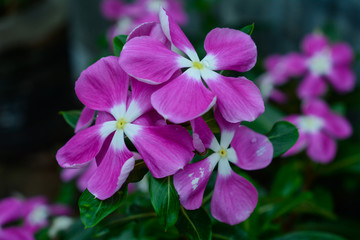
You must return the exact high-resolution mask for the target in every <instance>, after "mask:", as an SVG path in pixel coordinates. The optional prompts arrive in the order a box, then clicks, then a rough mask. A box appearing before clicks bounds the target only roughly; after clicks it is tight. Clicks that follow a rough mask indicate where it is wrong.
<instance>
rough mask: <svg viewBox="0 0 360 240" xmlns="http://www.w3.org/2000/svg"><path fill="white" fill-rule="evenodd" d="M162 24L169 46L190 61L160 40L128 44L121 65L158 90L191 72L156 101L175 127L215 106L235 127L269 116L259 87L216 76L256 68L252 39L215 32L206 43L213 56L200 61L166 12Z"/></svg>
mask: <svg viewBox="0 0 360 240" xmlns="http://www.w3.org/2000/svg"><path fill="white" fill-rule="evenodd" d="M160 24H161V27H162V30H163V32H164V34H165V36H166V37H167V38H168V39H169V41H170V42H171V43H172V44H173V45H174V46H175V47H176V48H178V49H180V50H181V51H182V52H183V53H185V54H186V55H187V57H188V58H186V57H183V56H181V55H179V54H177V53H175V52H173V51H170V50H169V49H168V48H166V47H165V46H164V45H163V44H162V43H161V42H160V41H159V40H157V39H154V38H152V37H147V36H142V37H137V38H133V39H131V40H130V41H128V42H127V43H126V44H125V46H124V48H123V51H122V52H121V55H120V64H121V66H122V67H123V69H124V70H125V71H126V72H127V73H128V74H129V75H131V76H133V77H135V78H137V79H138V80H140V81H143V82H146V83H149V84H154V85H156V84H160V83H163V82H166V81H168V80H170V79H172V78H173V77H174V74H176V73H177V72H178V71H179V69H186V70H185V72H184V73H182V74H181V75H180V76H177V77H175V79H173V80H172V81H169V82H168V84H166V85H165V86H163V87H162V88H160V89H159V90H157V91H156V92H155V93H154V94H152V96H151V104H152V105H153V107H154V108H155V109H156V110H157V111H158V112H159V113H160V114H161V115H162V116H163V117H165V118H166V119H169V120H170V121H172V122H175V123H181V122H186V121H189V120H191V119H194V118H196V117H199V116H201V115H202V114H204V113H205V112H207V111H208V110H209V109H210V108H211V107H212V106H213V105H214V104H215V103H216V104H217V105H218V107H219V110H220V112H221V114H222V115H223V116H224V118H225V119H226V120H227V121H229V122H240V121H243V120H245V121H253V120H254V119H256V118H257V117H258V116H259V115H260V114H262V113H263V112H264V103H263V100H262V97H261V94H260V91H259V89H258V88H257V87H256V86H255V84H254V83H253V82H251V81H249V80H247V79H246V78H244V77H239V78H232V77H224V76H222V75H220V74H218V73H217V72H216V70H235V71H240V72H244V71H248V70H249V69H251V68H252V67H253V66H254V65H255V62H256V55H257V51H256V46H255V44H254V42H253V40H252V39H251V37H250V36H249V35H247V34H245V33H243V32H241V31H238V30H233V29H228V28H216V29H214V30H212V31H211V32H210V33H209V34H208V35H207V37H206V39H205V50H206V52H207V55H206V56H205V58H204V59H202V60H201V61H200V59H199V57H198V55H197V53H196V52H195V49H194V47H193V46H192V45H191V43H190V42H189V40H188V39H187V38H186V36H185V35H184V33H183V32H182V31H181V29H180V27H179V26H178V25H177V24H176V23H175V21H174V20H173V19H172V18H171V17H170V16H169V14H167V12H166V11H165V10H163V9H161V10H160ZM203 81H204V82H205V83H206V85H207V86H208V87H209V89H210V90H209V89H208V88H206V86H205V85H204V83H203Z"/></svg>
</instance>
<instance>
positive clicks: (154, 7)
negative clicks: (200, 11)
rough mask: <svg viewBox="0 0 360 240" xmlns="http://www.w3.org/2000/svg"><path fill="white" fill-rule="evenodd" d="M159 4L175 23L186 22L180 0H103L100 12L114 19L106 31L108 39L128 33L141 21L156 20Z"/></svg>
mask: <svg viewBox="0 0 360 240" xmlns="http://www.w3.org/2000/svg"><path fill="white" fill-rule="evenodd" d="M160 6H162V7H163V8H165V9H166V10H167V11H169V12H170V13H171V15H172V16H174V19H175V21H176V22H177V23H179V24H184V23H186V21H187V16H186V14H185V12H184V10H183V7H182V2H181V1H178V0H138V1H135V2H134V3H129V4H124V3H123V1H120V0H103V1H102V2H101V10H102V14H103V15H104V17H105V18H107V19H110V20H113V21H116V23H115V25H113V26H112V27H111V28H110V29H109V31H108V39H109V41H110V42H111V43H112V39H113V38H114V37H115V36H116V35H119V34H129V33H130V32H131V31H132V30H133V29H134V28H135V27H136V26H138V25H140V24H142V23H145V22H154V21H157V20H158V12H159V8H160Z"/></svg>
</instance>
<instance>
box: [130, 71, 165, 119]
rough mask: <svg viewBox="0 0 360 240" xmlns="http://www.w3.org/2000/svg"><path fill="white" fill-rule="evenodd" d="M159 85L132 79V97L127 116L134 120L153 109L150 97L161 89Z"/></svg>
mask: <svg viewBox="0 0 360 240" xmlns="http://www.w3.org/2000/svg"><path fill="white" fill-rule="evenodd" d="M159 87H160V86H159V85H155V86H154V85H150V84H146V83H143V82H140V81H138V80H136V79H134V78H132V79H131V90H132V91H131V93H132V94H131V99H130V105H129V107H128V109H127V111H126V114H125V118H126V119H127V120H128V121H129V122H132V121H134V120H135V119H137V118H138V117H140V116H141V115H142V114H144V113H146V112H147V111H149V110H151V109H153V108H152V106H151V101H150V97H151V95H152V94H153V93H154V92H155V91H156V90H158V89H159Z"/></svg>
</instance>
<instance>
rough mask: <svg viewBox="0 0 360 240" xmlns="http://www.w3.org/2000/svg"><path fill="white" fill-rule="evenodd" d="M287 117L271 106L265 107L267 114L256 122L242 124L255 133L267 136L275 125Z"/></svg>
mask: <svg viewBox="0 0 360 240" xmlns="http://www.w3.org/2000/svg"><path fill="white" fill-rule="evenodd" d="M284 117H285V114H284V113H283V112H282V111H280V110H279V109H277V108H276V107H274V106H273V105H271V104H266V105H265V112H264V113H263V114H261V115H260V116H259V117H258V118H257V119H256V120H255V121H253V122H246V121H244V122H242V123H241V124H242V125H245V126H247V127H249V128H251V129H252V130H254V131H255V132H258V133H261V134H266V133H267V132H269V131H270V130H271V128H272V127H273V126H274V124H275V123H276V122H278V121H280V120H281V119H283V118H284Z"/></svg>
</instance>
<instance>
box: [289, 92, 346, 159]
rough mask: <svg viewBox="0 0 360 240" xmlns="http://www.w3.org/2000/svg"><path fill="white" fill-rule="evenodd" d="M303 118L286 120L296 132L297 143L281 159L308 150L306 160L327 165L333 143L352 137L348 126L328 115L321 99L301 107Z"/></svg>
mask: <svg viewBox="0 0 360 240" xmlns="http://www.w3.org/2000/svg"><path fill="white" fill-rule="evenodd" d="M302 109H303V113H304V115H291V116H288V117H286V118H285V120H287V121H289V122H292V123H293V124H295V125H296V126H297V127H298V129H299V139H298V141H297V142H296V144H295V145H294V146H293V147H292V148H290V149H289V151H287V152H286V153H285V154H284V155H283V156H290V155H293V154H296V153H298V152H300V151H302V150H303V149H305V148H307V151H306V152H307V154H308V156H309V157H310V158H311V159H312V160H313V161H315V162H319V163H329V162H330V161H332V160H333V159H334V157H335V154H336V142H335V141H334V139H344V138H347V137H349V136H350V135H351V133H352V128H351V125H350V123H349V122H348V121H347V120H346V119H345V118H344V117H342V116H340V115H338V114H336V113H333V112H331V110H330V109H329V107H328V106H327V104H326V103H325V102H324V101H322V100H320V99H311V100H310V99H309V100H307V101H305V103H304V104H303V106H302Z"/></svg>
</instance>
